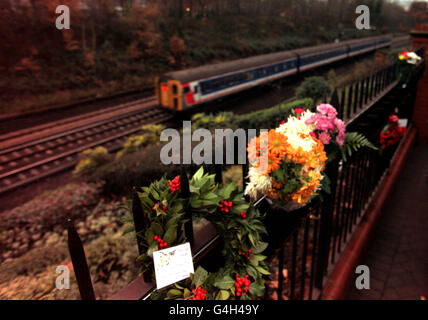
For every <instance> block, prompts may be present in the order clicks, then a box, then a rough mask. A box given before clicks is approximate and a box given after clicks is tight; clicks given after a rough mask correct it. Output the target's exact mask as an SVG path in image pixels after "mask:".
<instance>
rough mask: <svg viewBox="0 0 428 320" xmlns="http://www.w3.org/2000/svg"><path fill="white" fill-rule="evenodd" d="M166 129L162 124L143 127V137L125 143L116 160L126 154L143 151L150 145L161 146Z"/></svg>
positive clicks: (130, 138)
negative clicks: (161, 137)
mask: <svg viewBox="0 0 428 320" xmlns="http://www.w3.org/2000/svg"><path fill="white" fill-rule="evenodd" d="M163 129H165V127H164V126H163V125H161V124H147V125H144V126H142V127H141V130H142V131H143V134H142V135H137V136H132V137H129V138H128V140H127V141H126V142H125V143H124V145H123V149H122V150H121V151H119V152H118V153H117V155H116V158H118V159H119V158H122V157H123V156H124V155H125V154H129V153H134V152H137V151H140V150H142V149H143V148H145V147H147V146H149V145H155V144H159V142H160V141H159V138H160V135H161V133H162V130H163Z"/></svg>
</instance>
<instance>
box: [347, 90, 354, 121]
mask: <svg viewBox="0 0 428 320" xmlns="http://www.w3.org/2000/svg"><path fill="white" fill-rule="evenodd" d="M353 95H354V84H350V85H349V91H348V105H347V106H346V118H347V119H349V118H350V115H351V108H352V96H353Z"/></svg>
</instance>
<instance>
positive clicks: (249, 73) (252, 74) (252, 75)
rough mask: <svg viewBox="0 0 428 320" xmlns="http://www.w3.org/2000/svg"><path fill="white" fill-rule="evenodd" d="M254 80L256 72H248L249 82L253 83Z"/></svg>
mask: <svg viewBox="0 0 428 320" xmlns="http://www.w3.org/2000/svg"><path fill="white" fill-rule="evenodd" d="M253 79H254V71H248V72H247V80H248V81H251V80H253Z"/></svg>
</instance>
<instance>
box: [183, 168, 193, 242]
mask: <svg viewBox="0 0 428 320" xmlns="http://www.w3.org/2000/svg"><path fill="white" fill-rule="evenodd" d="M180 182H181V196H182V197H183V198H184V199H188V198H189V197H190V187H189V178H188V177H187V172H186V169H185V167H184V166H182V167H181V178H180ZM184 210H185V214H184V219H186V220H187V222H185V224H184V234H185V236H186V239H187V241H189V243H190V246H191V247H193V242H194V235H193V220H192V210H191V208H189V207H188V206H187V207H186V208H185V209H184Z"/></svg>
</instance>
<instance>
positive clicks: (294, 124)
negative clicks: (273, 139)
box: [276, 111, 316, 152]
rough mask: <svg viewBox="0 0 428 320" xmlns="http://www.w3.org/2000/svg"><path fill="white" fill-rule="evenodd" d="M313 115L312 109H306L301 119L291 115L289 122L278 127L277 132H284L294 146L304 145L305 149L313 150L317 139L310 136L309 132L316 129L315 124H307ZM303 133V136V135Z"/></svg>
mask: <svg viewBox="0 0 428 320" xmlns="http://www.w3.org/2000/svg"><path fill="white" fill-rule="evenodd" d="M312 115H313V113H312V112H310V111H305V112H304V113H303V114H302V116H301V117H300V119H298V118H296V117H293V116H290V117H288V119H287V122H286V123H284V124H282V125H281V126H280V127H279V128H277V129H276V132H279V133H282V134H283V135H285V136H286V137H287V141H288V143H290V144H291V145H292V146H293V147H295V148H297V147H299V146H300V147H302V149H303V150H304V151H307V152H309V151H311V150H312V148H313V147H314V145H315V144H316V143H315V141H314V140H313V139H312V138H311V137H310V135H309V133H311V132H312V131H314V130H315V129H316V125H315V124H310V125H308V124H306V123H305V122H306V120H307V119H309V118H310V117H311V116H312ZM302 134H303V136H302Z"/></svg>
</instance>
